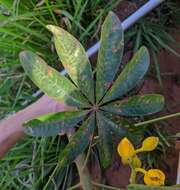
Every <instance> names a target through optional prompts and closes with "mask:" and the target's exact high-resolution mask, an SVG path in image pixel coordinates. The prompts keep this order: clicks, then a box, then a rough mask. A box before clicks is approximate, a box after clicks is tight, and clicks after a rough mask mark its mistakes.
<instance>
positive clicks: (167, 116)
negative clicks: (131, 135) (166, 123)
mask: <svg viewBox="0 0 180 190" xmlns="http://www.w3.org/2000/svg"><path fill="white" fill-rule="evenodd" d="M178 116H180V112H177V113H173V114H169V115H165V116H162V117H158V118H155V119H150V120H147V121H143V122H140V123H135V124H134V125H135V126H136V127H139V126H142V125H147V124H150V123H155V122H158V121H162V120H165V119H170V118H173V117H178Z"/></svg>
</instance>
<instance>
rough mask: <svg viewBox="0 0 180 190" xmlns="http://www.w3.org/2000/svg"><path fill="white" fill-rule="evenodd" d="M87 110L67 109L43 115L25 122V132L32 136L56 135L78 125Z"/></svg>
mask: <svg viewBox="0 0 180 190" xmlns="http://www.w3.org/2000/svg"><path fill="white" fill-rule="evenodd" d="M86 114H87V111H79V110H74V111H65V112H58V113H50V114H46V115H42V116H40V117H38V118H36V119H33V120H31V121H28V122H26V123H25V124H24V130H25V133H27V134H28V135H31V136H46V137H47V136H55V135H57V134H58V133H61V132H67V130H68V129H70V128H72V127H74V126H76V125H77V124H78V123H79V122H80V121H82V120H83V118H84V117H85V115H86Z"/></svg>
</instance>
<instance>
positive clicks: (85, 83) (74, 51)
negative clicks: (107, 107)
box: [47, 25, 94, 103]
mask: <svg viewBox="0 0 180 190" xmlns="http://www.w3.org/2000/svg"><path fill="white" fill-rule="evenodd" d="M47 28H48V29H49V30H50V31H51V32H52V33H53V35H54V42H55V47H56V50H57V53H58V55H59V58H60V60H61V62H62V64H63V66H64V68H65V69H66V71H67V72H68V74H69V76H70V77H71V79H72V80H73V82H74V83H75V84H76V85H77V86H78V87H79V88H80V89H81V91H82V92H83V94H84V95H85V96H86V97H88V99H89V101H91V102H92V103H94V83H93V74H92V69H91V64H90V62H89V59H88V57H87V55H86V52H85V50H84V48H83V46H82V45H81V44H80V42H79V41H78V40H77V39H76V38H74V37H73V36H72V35H71V34H70V33H68V32H67V31H65V30H63V29H62V28H60V27H57V26H53V25H48V26H47Z"/></svg>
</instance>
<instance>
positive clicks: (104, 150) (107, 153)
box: [97, 112, 113, 168]
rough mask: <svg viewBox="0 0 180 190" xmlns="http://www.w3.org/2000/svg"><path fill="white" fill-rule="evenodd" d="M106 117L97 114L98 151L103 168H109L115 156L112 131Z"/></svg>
mask: <svg viewBox="0 0 180 190" xmlns="http://www.w3.org/2000/svg"><path fill="white" fill-rule="evenodd" d="M104 118H105V117H104V116H103V115H102V114H100V113H99V112H98V113H97V126H98V135H99V140H100V143H99V144H98V151H99V156H100V160H101V164H102V166H103V168H107V167H108V166H109V165H110V164H111V161H112V155H113V141H112V134H111V129H110V128H109V126H108V124H107V122H106V121H105V119H104Z"/></svg>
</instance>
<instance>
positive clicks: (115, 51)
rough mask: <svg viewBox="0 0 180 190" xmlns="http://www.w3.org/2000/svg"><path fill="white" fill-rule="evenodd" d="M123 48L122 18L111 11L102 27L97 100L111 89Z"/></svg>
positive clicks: (97, 71)
mask: <svg viewBox="0 0 180 190" xmlns="http://www.w3.org/2000/svg"><path fill="white" fill-rule="evenodd" d="M123 49H124V32H123V29H122V26H121V23H120V20H119V18H118V17H117V16H116V15H115V14H114V13H113V12H110V13H109V14H108V16H107V17H106V19H105V21H104V23H103V25H102V29H101V39H100V49H99V52H98V61H97V69H96V102H99V101H100V99H101V98H102V97H103V95H104V94H105V93H106V91H107V90H108V89H109V87H110V85H111V83H112V81H113V79H114V77H115V75H116V73H117V71H118V68H119V66H120V63H121V59H122V55H123Z"/></svg>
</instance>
